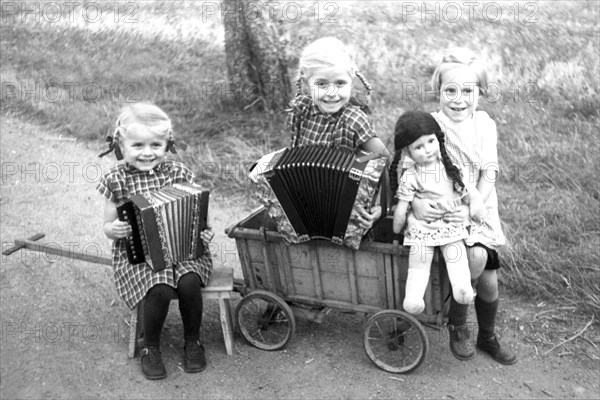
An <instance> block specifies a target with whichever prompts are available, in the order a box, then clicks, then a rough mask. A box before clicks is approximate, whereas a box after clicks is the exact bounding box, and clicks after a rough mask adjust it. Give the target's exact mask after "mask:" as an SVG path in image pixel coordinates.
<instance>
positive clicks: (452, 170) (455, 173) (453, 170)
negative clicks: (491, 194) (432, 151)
mask: <svg viewBox="0 0 600 400" xmlns="http://www.w3.org/2000/svg"><path fill="white" fill-rule="evenodd" d="M435 136H436V137H437V139H438V142H439V143H440V155H441V156H442V163H443V164H444V168H446V173H447V174H448V177H449V178H450V179H452V183H453V184H454V190H455V191H456V192H457V193H459V194H461V195H462V194H463V193H464V191H465V184H464V182H463V180H462V174H461V172H460V169H458V167H456V165H454V164H453V163H452V161H450V156H449V155H448V152H447V151H446V138H445V136H444V133H443V132H442V131H437V132H436V134H435Z"/></svg>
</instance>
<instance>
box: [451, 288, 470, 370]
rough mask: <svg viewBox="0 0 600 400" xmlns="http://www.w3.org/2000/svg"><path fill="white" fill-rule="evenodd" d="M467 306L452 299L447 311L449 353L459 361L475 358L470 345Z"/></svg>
mask: <svg viewBox="0 0 600 400" xmlns="http://www.w3.org/2000/svg"><path fill="white" fill-rule="evenodd" d="M468 310H469V306H468V305H467V304H459V303H457V302H456V300H454V298H453V297H452V298H451V300H450V310H449V311H448V331H449V334H450V351H452V354H453V355H454V357H456V358H458V359H459V360H463V361H466V360H470V359H471V358H473V357H475V347H473V343H471V334H470V332H469V326H468V325H467V311H468Z"/></svg>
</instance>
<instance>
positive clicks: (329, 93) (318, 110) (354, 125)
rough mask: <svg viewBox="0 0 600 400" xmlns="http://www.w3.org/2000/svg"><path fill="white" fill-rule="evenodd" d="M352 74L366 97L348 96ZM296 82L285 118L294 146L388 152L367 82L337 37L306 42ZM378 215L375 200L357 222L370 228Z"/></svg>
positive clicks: (379, 211)
mask: <svg viewBox="0 0 600 400" xmlns="http://www.w3.org/2000/svg"><path fill="white" fill-rule="evenodd" d="M355 78H358V79H359V80H360V81H361V82H362V84H363V85H364V87H365V88H366V91H367V94H366V103H360V102H358V101H357V100H356V99H355V98H354V97H353V96H352V88H353V83H354V80H355ZM296 86H297V89H298V91H297V94H296V97H295V98H294V99H293V100H292V101H291V104H290V105H291V109H290V110H289V114H288V121H287V124H288V128H289V129H290V132H291V144H292V146H302V145H323V146H335V147H345V148H348V149H351V150H356V149H361V150H364V151H367V152H373V153H381V154H384V155H386V156H388V155H389V152H388V151H387V149H386V147H385V145H384V144H383V142H382V141H381V140H380V139H379V138H378V137H377V136H376V135H375V131H374V129H373V125H372V124H371V120H370V119H369V117H368V115H367V114H366V112H367V111H368V102H369V99H370V95H371V85H370V84H369V83H368V82H367V80H366V79H365V77H364V76H363V75H362V74H361V73H360V71H359V70H358V68H357V66H356V64H355V62H354V58H353V57H352V55H351V53H350V51H349V50H348V48H347V47H346V45H345V44H344V43H343V42H341V41H340V40H339V39H336V38H333V37H325V38H321V39H317V40H315V41H314V42H312V43H310V44H309V45H308V46H306V48H304V50H303V51H302V53H301V54H300V60H299V64H298V73H297V76H296ZM380 215H381V208H380V207H379V206H375V207H373V208H372V210H371V212H367V211H363V213H362V215H360V216H359V222H360V224H361V225H362V226H363V227H365V228H369V227H371V226H372V224H373V223H374V222H375V221H376V220H377V219H378V218H379V216H380Z"/></svg>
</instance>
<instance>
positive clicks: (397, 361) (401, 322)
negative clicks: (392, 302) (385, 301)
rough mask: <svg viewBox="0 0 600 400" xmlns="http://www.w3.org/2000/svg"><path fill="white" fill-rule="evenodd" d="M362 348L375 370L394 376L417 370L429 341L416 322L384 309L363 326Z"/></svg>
mask: <svg viewBox="0 0 600 400" xmlns="http://www.w3.org/2000/svg"><path fill="white" fill-rule="evenodd" d="M363 339H364V346H365V351H366V352H367V355H368V356H369V358H370V359H371V361H373V363H375V365H377V366H378V367H379V368H381V369H383V370H385V371H388V372H393V373H396V374H407V373H409V372H412V371H414V370H415V369H417V368H418V367H419V366H420V365H421V363H423V361H424V360H425V357H426V356H427V352H428V351H429V341H428V340H427V334H426V333H425V330H424V329H423V326H422V325H421V324H420V323H419V321H417V319H416V318H415V317H413V316H411V315H409V314H407V313H405V312H403V311H398V310H384V311H380V312H378V313H377V314H375V315H373V316H372V317H371V318H369V320H368V321H367V324H366V325H365V329H364V333H363Z"/></svg>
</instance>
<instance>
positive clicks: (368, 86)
mask: <svg viewBox="0 0 600 400" xmlns="http://www.w3.org/2000/svg"><path fill="white" fill-rule="evenodd" d="M356 77H357V78H358V79H360V81H361V83H362V84H363V86H364V87H365V89H366V90H367V93H366V94H365V102H364V103H362V102H360V101H358V100H357V99H355V98H354V100H355V101H354V102H353V103H354V104H355V105H357V106H358V107H360V109H361V110H363V111H364V112H365V113H366V114H371V109H370V108H369V104H371V92H373V87H372V86H371V84H370V83H369V81H367V78H365V76H364V75H363V74H362V73H361V72H360V71H358V70H357V71H356Z"/></svg>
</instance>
